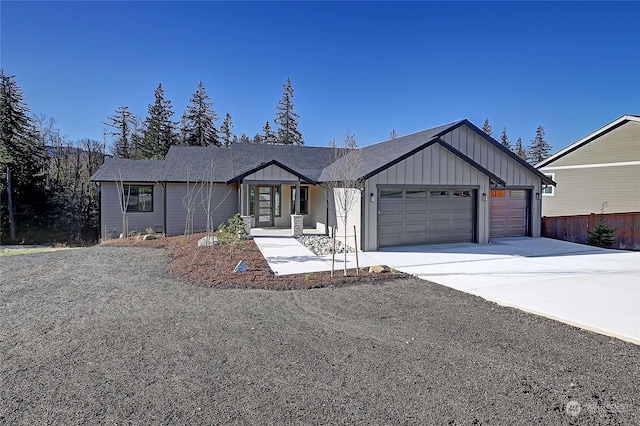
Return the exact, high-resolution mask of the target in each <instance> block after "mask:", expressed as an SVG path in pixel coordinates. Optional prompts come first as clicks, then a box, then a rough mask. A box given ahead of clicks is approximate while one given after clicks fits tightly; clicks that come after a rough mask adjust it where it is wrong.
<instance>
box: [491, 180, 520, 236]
mask: <svg viewBox="0 0 640 426" xmlns="http://www.w3.org/2000/svg"><path fill="white" fill-rule="evenodd" d="M528 199H529V191H528V190H526V189H493V190H492V191H491V200H490V203H491V204H490V213H489V214H490V220H491V231H490V235H491V238H500V237H520V236H524V235H528V229H529V226H528V224H529V214H528V213H529V207H528V205H529V203H528Z"/></svg>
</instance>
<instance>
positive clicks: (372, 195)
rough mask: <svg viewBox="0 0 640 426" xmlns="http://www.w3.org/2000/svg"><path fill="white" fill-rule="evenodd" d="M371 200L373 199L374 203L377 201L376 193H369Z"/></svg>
mask: <svg viewBox="0 0 640 426" xmlns="http://www.w3.org/2000/svg"><path fill="white" fill-rule="evenodd" d="M369 201H371V202H372V203H375V202H376V194H374V193H373V192H372V193H371V194H369Z"/></svg>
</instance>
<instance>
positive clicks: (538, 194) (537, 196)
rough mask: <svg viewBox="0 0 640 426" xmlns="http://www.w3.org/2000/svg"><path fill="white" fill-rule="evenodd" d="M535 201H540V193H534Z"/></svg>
mask: <svg viewBox="0 0 640 426" xmlns="http://www.w3.org/2000/svg"><path fill="white" fill-rule="evenodd" d="M536 200H538V201H539V200H540V193H539V192H536Z"/></svg>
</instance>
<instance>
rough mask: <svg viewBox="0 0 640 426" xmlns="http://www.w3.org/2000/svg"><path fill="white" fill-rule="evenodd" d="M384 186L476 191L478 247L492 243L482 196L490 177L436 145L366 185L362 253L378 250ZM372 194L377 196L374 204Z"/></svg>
mask: <svg viewBox="0 0 640 426" xmlns="http://www.w3.org/2000/svg"><path fill="white" fill-rule="evenodd" d="M385 186H386V187H403V186H404V187H410V186H422V187H432V188H435V187H438V188H444V187H449V188H469V189H477V190H478V197H476V203H477V204H476V209H477V212H478V217H477V221H478V232H477V239H478V242H479V243H487V242H488V241H489V205H488V203H487V202H484V201H482V194H483V193H485V194H488V193H489V190H490V182H489V177H488V176H486V175H484V174H483V173H482V172H480V171H479V170H477V169H476V168H474V167H473V166H471V165H470V164H468V163H467V162H465V161H464V160H462V159H461V158H460V157H458V156H456V155H455V154H453V153H452V152H451V151H449V150H447V149H446V148H444V147H442V146H440V145H439V144H433V145H431V146H429V147H427V148H425V149H423V150H421V151H419V152H417V153H415V154H414V155H412V156H410V157H408V158H406V159H404V160H402V161H400V162H398V163H397V164H394V165H393V166H391V167H389V168H387V169H385V170H383V171H381V172H380V173H378V174H376V175H374V176H372V177H371V178H369V179H367V180H366V181H365V189H364V199H363V204H364V205H363V209H362V210H363V213H364V223H365V224H366V226H365V231H364V233H363V236H364V241H363V242H362V244H363V250H365V251H371V250H377V249H378V241H377V236H378V200H377V196H378V189H379V188H380V187H383V188H384V187H385ZM370 194H374V195H375V200H374V201H373V202H372V201H371V195H370Z"/></svg>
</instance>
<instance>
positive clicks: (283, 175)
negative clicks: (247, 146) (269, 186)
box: [244, 164, 298, 182]
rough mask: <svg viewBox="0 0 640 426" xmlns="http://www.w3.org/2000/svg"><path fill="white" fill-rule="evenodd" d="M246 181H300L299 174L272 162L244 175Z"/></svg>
mask: <svg viewBox="0 0 640 426" xmlns="http://www.w3.org/2000/svg"><path fill="white" fill-rule="evenodd" d="M244 180H245V181H252V180H259V181H293V182H297V181H298V176H296V175H295V174H293V173H291V172H289V171H288V170H285V169H284V168H282V167H280V166H279V165H277V164H270V165H268V166H266V167H262V168H260V169H258V170H256V171H254V172H253V173H250V174H248V175H246V176H245V177H244Z"/></svg>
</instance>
